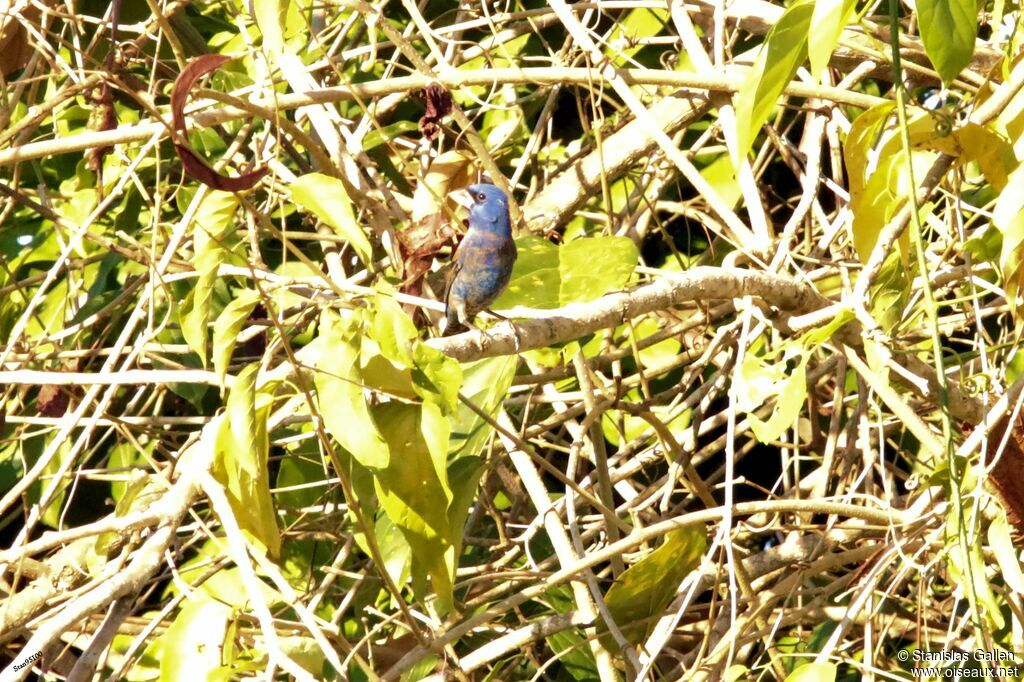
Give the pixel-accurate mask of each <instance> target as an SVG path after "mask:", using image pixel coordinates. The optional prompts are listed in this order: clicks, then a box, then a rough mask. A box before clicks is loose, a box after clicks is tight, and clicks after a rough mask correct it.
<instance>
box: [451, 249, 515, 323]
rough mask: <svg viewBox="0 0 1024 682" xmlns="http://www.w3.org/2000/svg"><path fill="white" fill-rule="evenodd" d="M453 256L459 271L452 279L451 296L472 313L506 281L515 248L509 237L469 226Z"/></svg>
mask: <svg viewBox="0 0 1024 682" xmlns="http://www.w3.org/2000/svg"><path fill="white" fill-rule="evenodd" d="M456 260H457V264H458V268H459V271H458V274H457V275H456V277H455V280H454V281H453V282H452V290H451V296H453V297H455V299H456V300H459V301H463V302H464V303H465V306H466V309H467V310H468V311H470V312H471V313H477V312H479V311H481V310H483V309H484V308H487V307H488V306H489V305H490V304H491V303H493V302H494V300H495V299H496V298H498V295H499V294H501V292H502V291H503V290H504V289H505V287H506V286H507V285H508V280H509V277H511V275H512V264H513V263H515V260H516V248H515V244H514V243H513V242H512V240H511V238H503V237H501V236H499V235H496V234H493V233H490V232H481V231H477V230H470V233H469V234H468V235H466V238H465V239H464V240H463V242H462V244H461V245H460V246H459V252H458V254H457V256H456Z"/></svg>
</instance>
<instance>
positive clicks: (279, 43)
mask: <svg viewBox="0 0 1024 682" xmlns="http://www.w3.org/2000/svg"><path fill="white" fill-rule="evenodd" d="M288 4H289V0H253V2H252V5H250V6H251V7H252V12H253V18H254V19H256V25H257V26H259V28H260V33H262V34H263V47H265V48H266V49H267V51H268V52H270V53H271V54H275V55H276V54H280V53H281V51H282V50H283V49H284V31H285V19H286V17H287V15H288Z"/></svg>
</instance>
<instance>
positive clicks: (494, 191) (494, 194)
mask: <svg viewBox="0 0 1024 682" xmlns="http://www.w3.org/2000/svg"><path fill="white" fill-rule="evenodd" d="M457 194H459V195H461V196H456V197H455V199H456V201H458V203H460V204H462V205H463V206H465V207H466V208H468V209H469V227H470V229H477V230H483V231H486V232H494V233H496V234H500V235H501V236H509V237H511V236H512V227H511V224H510V223H509V218H508V195H507V194H505V192H504V191H502V190H501V189H500V188H498V187H497V186H495V185H492V184H490V183H483V182H481V183H478V184H476V185H470V186H469V187H467V188H466V189H465V190H463V191H462V192H459V193H457Z"/></svg>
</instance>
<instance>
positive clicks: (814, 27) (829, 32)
mask: <svg viewBox="0 0 1024 682" xmlns="http://www.w3.org/2000/svg"><path fill="white" fill-rule="evenodd" d="M855 7H856V2H854V0H815V2H814V13H813V14H812V15H811V28H810V32H809V33H808V38H807V57H808V59H809V61H810V62H811V75H812V76H814V78H815V79H816V80H819V81H820V80H821V74H822V72H823V71H824V70H825V67H827V66H828V60H829V59H831V58H832V51H833V50H835V49H836V45H837V44H838V43H839V36H840V34H842V32H843V27H844V26H846V24H848V23H849V21H850V19H851V18H852V16H853V11H854V8H855Z"/></svg>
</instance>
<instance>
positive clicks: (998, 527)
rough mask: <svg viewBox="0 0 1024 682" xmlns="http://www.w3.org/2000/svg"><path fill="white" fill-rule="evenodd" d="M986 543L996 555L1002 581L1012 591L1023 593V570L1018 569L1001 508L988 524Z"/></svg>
mask: <svg viewBox="0 0 1024 682" xmlns="http://www.w3.org/2000/svg"><path fill="white" fill-rule="evenodd" d="M988 544H989V546H990V547H991V548H992V553H993V554H995V556H996V563H998V564H999V569H1000V571H1001V572H1002V575H1003V582H1004V583H1006V586H1007V587H1008V588H1010V589H1011V590H1012V591H1013V592H1014V593H1016V594H1021V593H1024V572H1021V570H1020V561H1019V560H1018V559H1017V548H1016V547H1014V546H1013V538H1012V537H1011V536H1010V523H1009V522H1008V521H1007V520H1006V512H1005V511H1003V510H1002V509H999V510H998V511H997V512H996V517H995V518H994V519H992V522H991V523H990V524H989V526H988Z"/></svg>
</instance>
